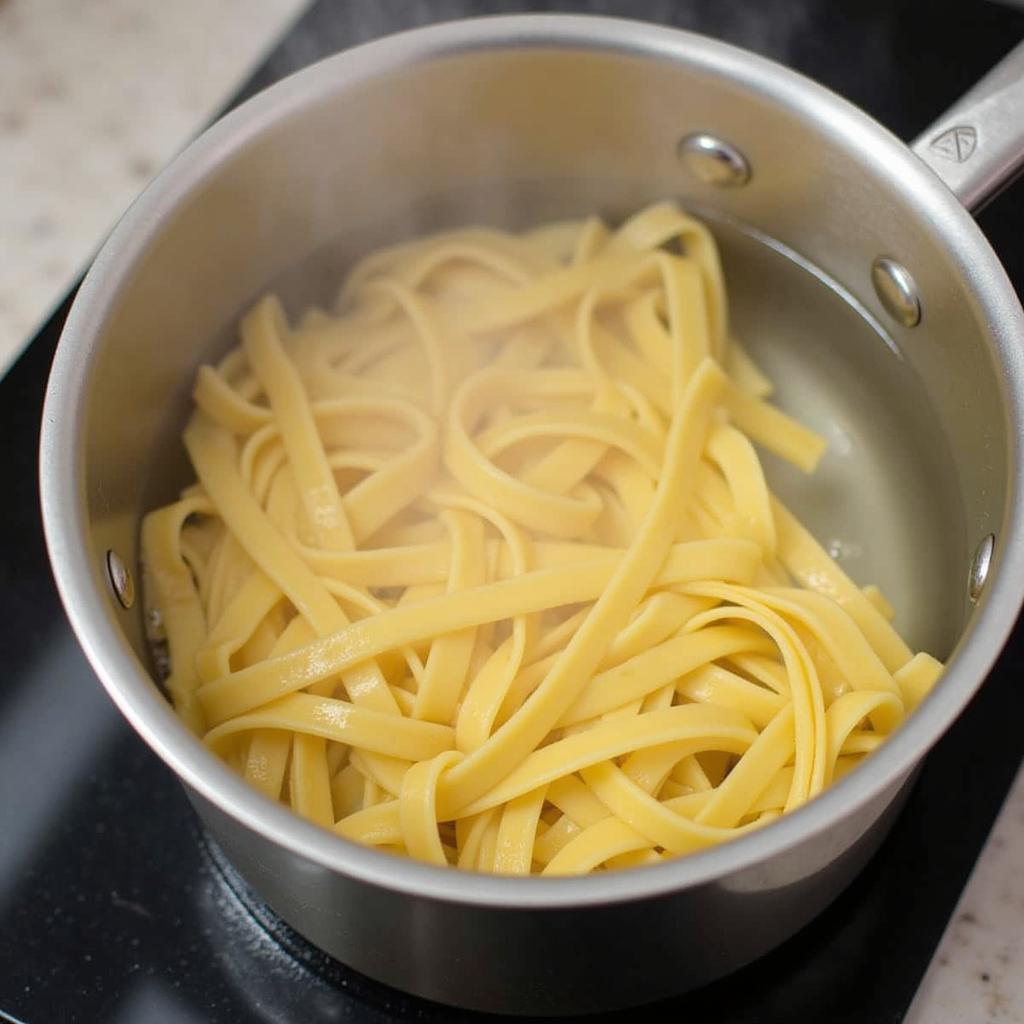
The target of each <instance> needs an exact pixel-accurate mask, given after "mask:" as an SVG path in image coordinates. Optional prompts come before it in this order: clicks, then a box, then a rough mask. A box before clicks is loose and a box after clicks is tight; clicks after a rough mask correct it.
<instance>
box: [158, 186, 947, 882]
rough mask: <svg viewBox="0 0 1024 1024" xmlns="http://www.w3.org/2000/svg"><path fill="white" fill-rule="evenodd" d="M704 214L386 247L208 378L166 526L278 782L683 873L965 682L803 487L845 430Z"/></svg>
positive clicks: (487, 861)
mask: <svg viewBox="0 0 1024 1024" xmlns="http://www.w3.org/2000/svg"><path fill="white" fill-rule="evenodd" d="M771 391H772V386H771V383H770V382H769V381H768V380H767V378H766V377H765V376H764V374H763V373H762V372H761V371H760V369H759V368H758V367H757V366H756V364H755V363H754V362H753V360H752V359H751V357H750V355H749V354H748V352H747V351H746V350H744V349H743V348H741V347H740V346H739V344H738V343H737V342H736V341H734V340H733V339H732V337H731V333H730V329H729V324H728V310H727V303H726V290H725V285H724V281H723V276H722V269H721V266H720V262H719V257H718V252H717V249H716V246H715V242H714V238H713V236H712V235H711V233H710V232H709V231H708V230H707V228H706V227H705V226H704V225H703V224H701V223H700V222H699V221H697V220H695V219H694V218H693V217H691V216H690V215H689V214H687V213H686V212H685V211H683V210H681V209H680V208H679V207H678V206H677V205H676V204H674V203H672V202H664V203H657V204H655V205H652V206H650V207H647V208H646V209H644V210H641V211H640V212H639V213H637V214H636V215H634V216H633V217H631V218H630V219H628V220H627V221H626V222H625V223H623V224H622V225H621V226H620V227H619V228H618V229H616V230H610V229H609V228H608V227H607V226H606V225H605V224H604V223H603V222H602V221H601V220H600V219H599V218H596V217H592V218H589V219H588V220H586V221H559V222H557V223H554V224H550V225H542V226H540V227H538V228H534V229H532V230H530V231H527V232H525V233H523V234H512V233H505V232H500V231H497V230H494V229H490V228H478V227H472V228H466V229H463V230H457V231H450V232H445V233H443V234H439V235H435V236H431V237H426V238H422V239H417V240H415V241H412V242H407V243H402V244H400V245H397V246H392V247H390V248H386V249H381V250H379V251H377V252H376V253H373V254H371V255H369V256H368V257H366V258H365V259H364V260H362V261H361V262H360V263H359V264H358V265H357V266H356V267H355V268H354V269H353V270H352V272H351V273H350V275H349V276H348V278H347V280H346V282H345V284H344V286H343V288H342V289H341V293H340V299H339V304H338V312H336V313H334V314H328V313H325V312H323V311H322V310H319V309H313V310H310V311H308V312H307V313H306V314H305V315H304V316H302V317H301V318H300V320H299V321H298V322H297V326H294V327H293V326H291V325H290V324H289V321H288V318H287V316H286V314H285V311H284V309H283V307H282V306H281V304H280V302H279V301H278V300H277V299H276V298H275V297H274V296H267V297H265V298H264V299H262V300H260V302H258V303H257V304H256V306H255V307H254V308H253V309H252V311H250V312H249V313H248V314H247V315H246V316H245V317H244V318H243V320H242V324H241V344H240V345H239V346H238V347H236V348H234V349H232V351H231V352H230V353H229V354H228V355H227V356H226V357H225V358H224V359H222V360H221V361H220V363H219V364H218V365H216V366H203V367H201V368H200V369H199V372H198V374H197V377H196V384H195V391H194V397H195V402H196V412H195V414H194V415H193V417H192V420H191V421H190V423H189V425H188V427H187V429H186V431H185V443H186V447H187V449H188V452H189V456H190V458H191V460H192V464H193V467H194V470H195V473H196V477H197V479H198V485H195V484H194V485H192V486H190V487H189V488H187V489H186V490H185V492H183V494H182V496H181V498H180V499H179V500H177V501H175V502H173V503H172V504H169V505H167V506H166V507H164V508H161V509H157V510H156V511H154V512H152V513H150V514H149V515H148V516H147V517H146V520H145V522H144V525H143V530H142V551H143V560H144V563H145V570H146V571H145V591H146V595H145V596H146V600H147V604H148V606H149V619H148V621H149V623H150V632H151V639H152V640H153V641H154V644H155V645H156V647H157V649H158V650H159V651H161V652H162V656H163V655H165V656H166V660H167V664H168V665H169V675H168V676H167V679H166V685H167V690H168V692H169V695H170V697H171V699H172V701H173V703H174V706H175V708H176V710H177V711H178V713H179V714H180V715H181V716H182V718H183V719H184V721H185V723H186V724H187V725H188V727H189V728H190V729H192V730H193V731H194V732H195V733H196V734H197V735H200V736H201V737H202V738H203V740H204V742H205V743H206V744H207V745H208V746H209V747H210V748H211V749H212V750H214V751H215V752H217V753H218V754H220V755H221V756H222V757H223V758H224V759H225V760H226V761H227V762H228V763H229V764H231V765H233V766H234V767H235V768H236V769H237V770H238V771H240V772H242V774H244V776H245V778H246V779H247V780H248V781H249V782H250V783H251V784H252V785H253V786H254V787H256V788H257V789H258V790H259V791H261V792H262V793H263V794H264V795H265V796H266V797H267V798H269V799H271V800H277V801H283V802H285V803H287V804H288V805H289V806H290V807H291V808H292V809H293V810H294V811H295V812H296V813H298V814H301V815H303V816H304V817H306V818H308V819H309V820H310V821H312V822H314V823H316V824H318V825H320V826H322V827H324V828H329V829H333V831H334V832H335V833H337V834H338V835H339V836H341V837H344V838H345V839H348V840H354V841H357V842H361V843H365V844H368V845H371V846H375V847H377V848H379V849H381V850H385V851H388V852H389V853H392V854H394V853H398V854H401V855H404V856H410V857H415V858H417V859H420V860H423V861H425V862H428V863H431V864H435V865H439V866H445V865H450V866H453V867H458V868H462V869H466V870H476V871H489V872H497V873H501V874H514V875H528V874H539V873H543V874H548V875H559V874H566V873H579V872H586V871H595V870H596V871H601V870H615V869H622V868H628V867H635V866H642V865H650V864H656V863H658V862H660V861H661V860H662V859H664V858H665V857H666V856H675V855H679V854H684V853H687V852H689V851H693V850H698V849H702V848H705V847H707V846H711V845H714V844H716V843H720V842H723V841H725V840H728V839H730V838H733V837H736V836H739V835H743V834H745V833H746V832H749V831H750V830H752V829H757V828H761V827H763V826H764V825H765V824H767V823H768V822H770V821H772V820H774V819H775V818H777V817H778V816H779V815H780V814H782V813H786V812H789V811H792V810H794V809H795V808H797V807H799V806H800V805H802V804H803V803H805V802H806V801H807V800H809V799H811V798H813V797H814V796H815V795H817V794H818V793H820V792H821V791H822V789H824V788H825V787H826V786H829V785H831V784H832V783H833V782H834V781H835V780H836V779H838V778H840V777H841V776H843V775H845V774H846V773H847V772H849V771H850V770H852V769H853V768H855V767H856V765H857V764H858V763H859V762H860V761H861V760H862V759H863V758H864V757H866V756H869V755H870V753H871V751H873V750H874V749H876V748H877V746H878V745H879V744H880V743H882V742H884V740H885V739H886V737H887V736H889V735H890V734H891V733H892V732H893V731H894V730H895V729H897V728H899V725H900V723H901V722H902V720H903V718H904V717H905V716H906V714H908V713H909V712H911V711H912V710H913V709H914V708H915V707H916V706H917V705H918V704H919V703H920V702H921V701H922V700H924V699H925V698H926V696H927V694H928V692H929V691H930V689H931V688H932V686H933V685H934V684H935V682H936V680H937V678H938V677H939V675H940V673H941V671H942V665H941V663H940V662H938V661H936V660H935V659H934V658H933V657H931V656H930V655H928V654H925V653H917V654H915V653H914V652H913V651H911V650H910V648H909V647H908V646H907V645H906V643H905V642H904V641H903V639H902V638H901V637H900V636H899V634H898V633H897V632H896V629H895V628H894V626H893V624H892V620H893V618H894V616H895V615H896V613H895V612H894V610H893V609H892V608H891V606H890V605H889V604H888V602H887V601H886V600H885V597H884V596H883V595H882V594H881V593H880V592H879V591H878V589H877V588H876V587H873V586H867V587H864V588H861V587H860V586H858V585H857V584H855V583H854V582H853V581H852V580H850V579H849V577H848V576H847V575H846V574H845V573H844V572H843V570H842V569H841V568H840V567H839V566H838V565H836V563H835V562H834V561H833V560H832V559H831V558H829V556H828V555H827V554H826V552H825V551H824V549H823V548H822V547H821V546H820V545H819V544H818V543H817V542H816V541H815V540H814V538H813V537H812V536H811V534H810V533H809V532H808V531H807V530H806V529H805V528H804V527H803V526H802V525H801V524H800V523H799V521H798V520H797V519H796V518H795V517H794V516H793V515H792V513H791V512H789V511H788V510H787V509H786V508H784V507H783V506H782V504H781V503H780V502H779V501H778V499H777V498H775V497H774V496H773V495H772V494H771V492H770V490H769V486H768V482H767V480H766V478H765V475H764V473H763V471H762V468H761V463H760V459H759V456H758V453H757V447H756V446H760V447H762V448H764V449H767V450H769V451H771V452H773V453H775V454H776V455H778V456H781V457H782V458H784V459H787V460H788V461H790V462H791V463H793V464H794V465H796V466H797V467H798V468H800V469H802V470H804V471H805V472H810V471H811V470H813V468H814V466H815V465H816V464H817V462H818V461H819V459H820V458H821V457H822V454H823V452H824V442H823V440H822V439H821V438H820V437H818V436H817V435H816V434H815V433H813V432H812V431H810V430H808V429H807V428H806V427H804V426H803V425H802V424H800V423H799V422H797V421H796V420H795V419H793V418H792V417H791V416H789V415H788V414H786V413H784V412H783V411H782V410H780V409H778V408H776V407H774V406H772V405H770V404H768V402H767V401H766V399H767V396H769V395H770V394H771Z"/></svg>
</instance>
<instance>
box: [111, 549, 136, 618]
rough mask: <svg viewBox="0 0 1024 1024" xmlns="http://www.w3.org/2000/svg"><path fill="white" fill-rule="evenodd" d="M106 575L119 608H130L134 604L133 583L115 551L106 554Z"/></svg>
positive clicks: (126, 568) (130, 575)
mask: <svg viewBox="0 0 1024 1024" xmlns="http://www.w3.org/2000/svg"><path fill="white" fill-rule="evenodd" d="M107 575H108V576H109V577H110V585H111V586H112V587H113V588H114V594H115V595H116V596H117V599H118V601H120V602H121V607H123V608H131V606H132V605H133V604H135V581H134V580H133V579H132V574H131V573H130V572H129V571H128V567H127V566H126V565H125V564H124V562H122V561H121V556H120V555H118V553H117V552H116V551H108V552H107Z"/></svg>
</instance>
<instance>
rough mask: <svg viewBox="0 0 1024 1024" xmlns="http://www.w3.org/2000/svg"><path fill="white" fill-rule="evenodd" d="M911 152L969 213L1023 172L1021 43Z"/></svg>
mask: <svg viewBox="0 0 1024 1024" xmlns="http://www.w3.org/2000/svg"><path fill="white" fill-rule="evenodd" d="M912 148H913V150H914V152H915V153H916V154H917V155H918V156H919V157H920V158H921V159H922V160H924V162H925V163H926V164H928V166H929V167H931V169H932V170H933V171H934V172H935V173H936V174H937V175H938V176H939V177H940V178H941V179H942V180H943V181H944V182H945V183H946V184H947V185H948V186H949V188H950V189H951V190H952V192H953V194H954V195H955V196H956V197H957V198H958V199H959V200H960V201H961V202H962V203H963V204H964V206H966V207H967V209H968V210H979V209H980V208H981V207H982V206H984V205H985V203H986V202H987V201H988V200H989V199H991V198H992V197H993V196H994V195H996V194H997V193H998V192H999V190H1000V189H1002V188H1003V187H1004V186H1005V185H1007V184H1009V183H1010V182H1011V181H1012V180H1013V179H1014V178H1015V177H1016V176H1017V175H1018V174H1020V172H1021V170H1022V169H1024V43H1018V44H1017V46H1016V47H1015V48H1014V49H1013V50H1011V51H1010V52H1009V54H1007V56H1006V57H1004V58H1003V60H1001V61H1000V62H999V64H997V65H996V66H995V67H994V68H993V69H992V70H991V71H990V72H989V73H988V74H987V75H986V76H985V77H984V78H983V79H982V80H981V81H980V82H978V84H977V85H976V86H975V87H974V88H973V89H971V90H970V91H969V92H968V93H967V94H966V95H965V96H963V97H962V98H961V99H960V100H959V101H958V102H957V103H955V104H954V105H953V106H952V107H950V109H949V110H947V111H946V112H945V113H944V114H943V115H942V116H941V117H940V118H939V119H938V120H937V121H935V123H934V124H932V125H930V126H929V127H928V128H927V129H925V131H923V132H922V133H921V134H920V136H918V138H917V139H915V140H914V142H913V145H912Z"/></svg>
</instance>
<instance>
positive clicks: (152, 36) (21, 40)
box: [0, 0, 1024, 1024]
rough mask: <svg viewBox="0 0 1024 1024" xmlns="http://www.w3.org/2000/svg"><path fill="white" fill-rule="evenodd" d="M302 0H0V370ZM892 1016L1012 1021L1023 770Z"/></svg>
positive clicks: (1023, 894) (1021, 882)
mask: <svg viewBox="0 0 1024 1024" xmlns="http://www.w3.org/2000/svg"><path fill="white" fill-rule="evenodd" d="M306 4H307V0H216V2H209V0H173V2H170V3H158V2H153V0H102V2H101V0H95V2H89V3H83V2H81V0H0V373H2V371H3V370H4V369H5V368H6V367H7V366H8V365H9V363H10V362H11V361H12V360H13V359H14V358H15V357H16V355H17V353H18V352H19V351H20V349H21V348H22V346H23V345H24V344H25V343H26V342H27V341H28V340H29V338H30V337H31V336H32V334H33V332H34V330H35V329H36V327H37V326H38V325H39V324H40V323H41V322H42V321H43V320H44V319H45V318H46V316H47V315H48V313H49V312H50V310H51V309H52V308H53V306H54V305H55V304H56V303H57V302H58V301H59V300H60V299H61V298H62V297H63V296H64V295H65V294H66V292H67V290H68V288H69V287H70V285H71V284H72V283H73V282H74V280H75V278H76V277H77V275H78V274H79V273H80V272H81V270H82V269H83V268H84V266H85V265H86V264H87V262H88V260H89V258H90V256H91V254H92V253H93V252H94V251H95V249H96V247H97V245H98V244H99V242H100V240H101V239H102V237H103V236H104V234H105V233H106V231H107V230H109V228H110V227H111V225H112V224H113V222H114V221H115V220H116V218H117V216H118V215H119V214H120V213H121V211H122V210H123V209H124V208H125V206H126V205H127V204H128V203H129V202H130V201H131V199H132V197H133V196H134V195H135V194H137V192H138V191H139V189H140V188H141V187H142V186H143V185H144V184H145V183H146V181H147V180H148V179H149V178H150V177H151V176H152V175H153V174H154V173H155V172H156V171H157V170H158V169H159V168H160V167H161V166H162V165H163V164H164V163H166V161H167V160H168V159H169V158H170V157H171V156H172V155H173V154H174V153H175V152H176V151H177V150H178V149H179V148H180V147H181V146H182V145H183V144H184V143H186V142H187V141H188V139H189V138H190V137H191V136H192V135H193V134H194V133H195V132H196V131H197V130H199V129H200V128H201V127H202V126H203V124H204V123H206V122H207V121H208V120H209V119H210V117H211V116H212V115H213V114H214V113H215V112H216V111H217V109H218V108H219V107H220V106H221V105H222V104H223V102H224V101H225V100H226V99H227V97H228V96H229V95H230V94H231V93H232V91H233V89H234V87H235V86H236V85H237V84H238V83H239V81H240V80H241V79H242V78H243V77H244V75H245V73H246V72H247V71H248V70H249V69H251V68H252V67H253V66H254V65H255V64H256V62H257V61H258V59H259V58H260V57H261V55H263V54H264V53H265V52H266V51H267V50H268V49H269V48H270V47H271V46H273V44H274V43H275V42H276V41H277V40H278V39H279V38H280V36H281V34H282V33H283V32H284V30H285V29H286V27H287V26H288V24H289V23H290V22H291V20H292V19H293V18H294V17H295V16H296V15H297V14H298V13H299V11H300V10H301V9H303V8H304V7H305V6H306ZM420 6H423V5H420ZM949 827H950V828H955V822H952V821H951V822H950V823H949ZM940 855H941V851H936V856H940ZM925 895H926V894H922V898H925ZM892 955H893V962H894V969H897V967H898V958H899V950H897V949H894V950H893V952H892ZM905 1020H906V1021H908V1022H910V1024H1003V1022H1024V771H1022V772H1021V773H1020V774H1019V775H1018V777H1017V781H1016V783H1015V785H1014V788H1013V789H1012V791H1011V793H1010V795H1009V797H1008V798H1007V800H1006V804H1005V806H1004V808H1003V811H1002V813H1001V815H1000V817H999V818H998V820H997V821H996V824H995V826H994V828H993V831H992V834H991V837H990V839H989V841H988V843H987V845H986V847H985V848H984V850H983V852H982V855H981V857H980V859H979V861H978V863H977V865H976V866H975V869H974V872H973V875H972V876H971V879H970V881H969V883H968V885H967V887H966V889H965V890H964V892H963V895H962V897H961V899H960V902H959V905H958V906H957V908H956V911H955V913H954V915H953V917H952V919H951V921H950V924H949V926H948V928H947V930H946V933H945V935H944V937H943V939H942V942H941V944H940V946H939V948H938V950H937V952H936V954H935V957H934V959H933V961H932V964H931V967H930V968H929V970H928V972H927V974H926V976H925V978H924V980H923V982H922V984H921V987H920V989H919V991H918V994H917V997H916V999H915V1001H914V1004H913V1005H912V1006H911V1008H910V1011H909V1012H908V1014H907V1016H906V1018H905Z"/></svg>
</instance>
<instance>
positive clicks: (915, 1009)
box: [904, 768, 1024, 1024]
mask: <svg viewBox="0 0 1024 1024" xmlns="http://www.w3.org/2000/svg"><path fill="white" fill-rule="evenodd" d="M950 827H951V828H952V827H955V825H954V823H953V822H950ZM904 1020H905V1022H906V1024H1004V1022H1006V1024H1010V1022H1012V1024H1020V1022H1024V768H1022V769H1021V771H1020V772H1019V773H1018V775H1017V779H1016V782H1015V783H1014V785H1013V789H1012V790H1011V791H1010V794H1009V796H1008V797H1007V799H1006V803H1005V804H1004V805H1003V809H1002V812H1001V813H1000V815H999V818H998V819H997V820H996V823H995V825H994V826H993V828H992V833H991V835H990V836H989V839H988V842H987V844H986V845H985V848H984V850H982V853H981V856H980V857H979V859H978V863H977V864H976V865H975V867H974V872H973V874H972V875H971V878H970V881H969V882H968V884H967V887H966V889H965V890H964V893H963V896H961V898H960V902H959V904H958V905H957V908H956V910H955V911H954V913H953V918H952V920H951V921H950V923H949V926H948V927H947V928H946V934H945V935H944V936H943V937H942V942H941V943H940V944H939V948H938V950H936V953H935V957H934V958H933V960H932V963H931V966H930V967H929V969H928V973H927V974H926V975H925V977H924V980H923V981H922V982H921V987H920V989H919V990H918V993H917V997H916V998H915V1000H914V1002H913V1004H912V1005H911V1007H910V1010H909V1011H908V1013H907V1016H906V1017H905V1018H904Z"/></svg>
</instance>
